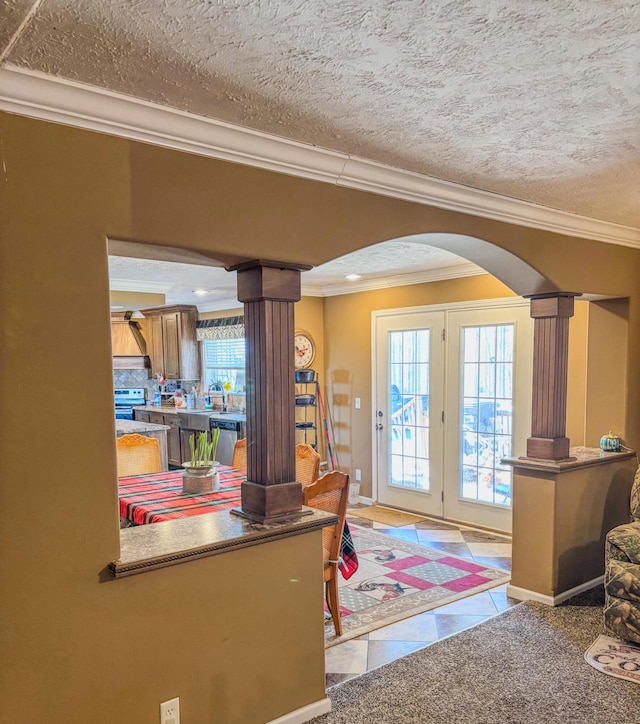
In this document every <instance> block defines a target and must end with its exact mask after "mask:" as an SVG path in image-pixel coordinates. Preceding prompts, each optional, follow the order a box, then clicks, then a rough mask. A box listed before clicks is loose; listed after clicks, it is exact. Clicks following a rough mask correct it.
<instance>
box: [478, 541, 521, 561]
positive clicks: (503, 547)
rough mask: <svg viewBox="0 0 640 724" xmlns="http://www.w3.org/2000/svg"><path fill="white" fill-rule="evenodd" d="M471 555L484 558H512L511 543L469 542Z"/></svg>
mask: <svg viewBox="0 0 640 724" xmlns="http://www.w3.org/2000/svg"><path fill="white" fill-rule="evenodd" d="M467 545H468V546H469V550H470V551H471V555H472V556H474V558H475V556H481V557H482V558H510V557H511V543H470V542H468V543H467Z"/></svg>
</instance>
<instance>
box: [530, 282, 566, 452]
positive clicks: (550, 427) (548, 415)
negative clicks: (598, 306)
mask: <svg viewBox="0 0 640 724" xmlns="http://www.w3.org/2000/svg"><path fill="white" fill-rule="evenodd" d="M575 296H576V295H575V294H573V293H564V292H559V293H557V294H553V295H550V294H548V295H540V296H536V297H531V317H532V318H533V320H534V323H533V399H532V410H531V437H530V438H529V439H528V440H527V457H528V458H537V459H542V460H564V459H568V458H569V438H568V437H566V424H567V367H568V359H569V356H568V354H569V317H572V316H573V298H574V297H575Z"/></svg>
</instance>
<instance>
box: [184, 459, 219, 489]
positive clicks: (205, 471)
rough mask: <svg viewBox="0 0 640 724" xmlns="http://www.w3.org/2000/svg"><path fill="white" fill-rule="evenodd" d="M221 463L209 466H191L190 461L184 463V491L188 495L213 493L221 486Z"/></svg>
mask: <svg viewBox="0 0 640 724" xmlns="http://www.w3.org/2000/svg"><path fill="white" fill-rule="evenodd" d="M218 465H219V463H216V464H215V465H208V466H204V465H203V466H197V467H191V465H190V464H189V463H182V466H183V467H184V468H185V471H184V473H182V492H183V493H186V494H188V495H193V494H198V493H213V492H215V491H216V490H218V489H219V488H220V475H219V473H218V467H217V466H218Z"/></svg>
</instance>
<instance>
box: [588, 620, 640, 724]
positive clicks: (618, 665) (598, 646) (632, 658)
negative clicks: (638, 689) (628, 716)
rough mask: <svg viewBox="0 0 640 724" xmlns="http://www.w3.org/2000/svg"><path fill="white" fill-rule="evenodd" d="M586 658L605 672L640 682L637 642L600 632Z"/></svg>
mask: <svg viewBox="0 0 640 724" xmlns="http://www.w3.org/2000/svg"><path fill="white" fill-rule="evenodd" d="M584 660H585V661H586V662H587V663H588V664H589V665H590V666H593V668H594V669H597V670H598V671H601V672H602V673H603V674H608V675H609V676H615V677H617V678H618V679H626V680H627V681H633V682H635V683H636V684H640V646H638V645H637V644H632V643H630V642H629V641H620V639H614V638H612V637H611V636H605V635H604V634H600V636H598V638H597V639H596V640H595V641H594V642H593V643H592V644H591V646H590V647H589V648H588V649H587V651H586V652H585V655H584ZM638 718H639V719H640V712H639V713H638Z"/></svg>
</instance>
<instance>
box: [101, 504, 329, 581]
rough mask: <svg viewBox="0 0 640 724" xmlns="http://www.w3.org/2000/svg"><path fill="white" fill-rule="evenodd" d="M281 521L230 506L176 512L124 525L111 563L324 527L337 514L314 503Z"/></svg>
mask: <svg viewBox="0 0 640 724" xmlns="http://www.w3.org/2000/svg"><path fill="white" fill-rule="evenodd" d="M302 510H303V513H304V514H302V515H300V516H298V517H295V518H294V519H292V520H289V521H286V522H281V523H268V524H259V523H251V522H250V521H248V520H246V519H244V518H241V517H239V516H237V515H233V514H232V513H231V512H230V511H220V512H218V513H205V514H204V515H193V516H189V517H185V518H177V519H176V520H169V521H166V522H163V523H152V524H149V525H140V526H136V527H133V528H124V529H123V530H121V531H120V558H119V559H118V560H117V561H112V562H111V563H110V564H109V571H110V573H111V575H112V576H113V577H114V578H123V577H125V576H131V575H134V574H136V573H144V572H145V571H149V570H156V569H158V568H165V567H166V566H173V565H176V564H178V563H182V562H186V561H192V560H196V559H199V558H205V557H208V556H213V555H218V554H220V553H227V552H229V551H234V550H238V549H240V548H247V547H249V546H254V545H261V544H263V543H268V542H270V541H274V540H278V539H282V538H289V537H290V536H295V535H301V534H303V533H308V532H309V531H312V530H320V529H321V528H324V527H325V526H326V525H331V524H332V523H336V522H337V520H338V518H337V516H335V515H333V514H332V513H325V512H324V511H321V510H316V509H312V508H306V507H303V508H302Z"/></svg>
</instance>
